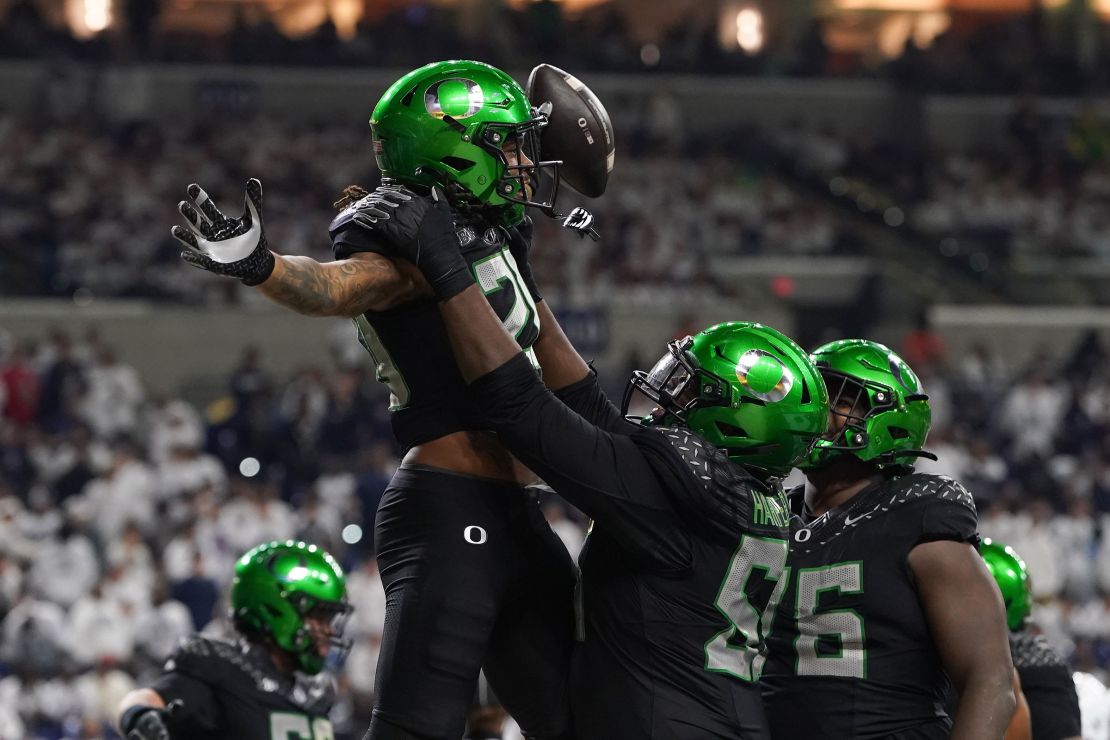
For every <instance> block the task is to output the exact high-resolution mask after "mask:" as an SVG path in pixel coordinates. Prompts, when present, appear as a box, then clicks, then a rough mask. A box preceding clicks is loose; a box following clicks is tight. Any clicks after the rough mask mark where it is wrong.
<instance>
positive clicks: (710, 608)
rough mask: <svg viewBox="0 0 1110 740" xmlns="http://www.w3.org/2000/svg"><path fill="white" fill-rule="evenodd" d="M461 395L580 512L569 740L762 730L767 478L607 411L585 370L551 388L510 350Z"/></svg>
mask: <svg viewBox="0 0 1110 740" xmlns="http://www.w3.org/2000/svg"><path fill="white" fill-rule="evenodd" d="M471 391H472V393H473V394H474V398H475V400H476V401H477V402H478V404H479V406H480V407H481V408H483V409H484V410H485V411H486V421H487V422H488V423H490V425H491V426H492V427H493V428H494V429H496V430H497V432H498V433H499V434H500V437H501V439H502V440H503V441H504V442H505V444H506V446H508V447H509V448H510V450H511V451H512V452H513V454H515V455H516V456H517V457H519V458H520V459H521V460H522V461H523V462H524V463H525V464H526V465H528V466H529V467H530V468H531V469H532V470H535V471H536V473H537V474H539V475H540V476H541V477H542V478H543V479H544V480H545V481H546V482H547V483H548V485H550V486H551V487H552V488H553V489H554V490H555V491H556V492H558V493H559V494H560V495H562V496H563V497H564V498H566V499H567V500H569V501H570V502H572V503H573V504H575V505H576V506H578V507H579V508H580V509H582V510H583V511H585V512H586V513H587V514H589V515H590V516H591V517H593V519H594V526H593V527H592V529H591V532H590V535H589V537H588V539H587V543H586V547H585V549H584V550H583V552H582V554H581V556H580V558H579V565H580V566H581V570H582V576H581V594H580V595H581V597H582V608H583V617H584V619H583V626H584V634H583V640H582V642H581V643H580V644H579V646H578V649H577V650H576V653H575V660H574V664H573V668H572V680H571V691H572V708H573V712H572V714H573V715H574V718H575V730H576V734H575V736H576V737H577V738H579V740H594V739H595V738H596V739H597V740H614V739H615V738H620V740H639V739H640V738H652V739H653V740H707V739H713V738H722V739H723V738H728V739H729V740H735V739H736V738H766V737H767V728H766V721H765V719H764V717H763V710H762V705H761V700H760V695H759V691H758V687H757V684H756V683H755V682H756V680H757V679H758V677H759V672H760V668H761V665H762V657H761V654H760V651H761V649H762V647H763V644H762V643H763V637H762V632H763V625H764V624H765V622H766V619H767V618H769V616H770V614H769V613H765V610H766V607H767V605H768V604H769V603H770V602H771V601H772V594H773V592H774V591H775V589H776V587H778V586H779V584H782V583H783V581H782V579H781V575H782V569H783V567H784V566H785V564H786V551H787V544H786V538H787V536H788V535H789V519H788V513H787V509H786V500H785V497H784V495H783V492H782V489H781V487H778V486H775V487H768V486H765V485H764V484H763V483H761V482H760V481H758V480H757V479H756V478H754V477H752V475H750V474H749V473H748V472H747V471H746V470H744V469H743V468H742V467H740V466H738V465H735V464H733V463H732V462H730V461H729V460H728V459H727V458H726V457H725V456H724V455H723V454H722V453H721V452H720V451H718V450H717V449H715V448H713V447H712V446H710V445H709V444H708V443H706V442H705V441H704V440H702V439H700V438H699V437H697V436H696V435H694V434H692V433H690V432H688V431H685V430H681V429H667V428H649V427H643V426H640V425H638V424H633V423H631V422H627V421H624V420H623V419H620V415H619V414H618V413H617V412H616V410H615V409H614V408H613V407H612V405H611V404H610V403H609V402H608V401H607V400H606V399H605V398H604V395H603V394H602V393H601V391H600V389H599V388H598V387H597V381H596V379H595V378H594V377H593V375H590V376H589V377H587V378H586V379H584V380H583V381H582V382H581V383H578V384H575V386H572V387H570V388H567V389H563V390H561V391H560V392H559V394H558V397H556V396H555V395H553V394H552V393H551V392H549V391H548V390H547V389H545V388H544V387H543V385H542V384H541V383H540V382H539V380H538V379H537V378H536V374H535V373H534V372H533V371H532V369H531V368H530V367H529V364H528V361H527V360H526V359H525V358H524V357H523V356H522V355H517V356H516V357H515V358H514V359H513V360H510V361H509V362H507V363H505V364H504V365H502V366H501V367H499V368H497V369H496V370H494V371H493V372H490V373H488V374H487V375H485V376H483V377H481V378H479V379H478V380H477V381H476V382H475V383H474V384H473V385H472V386H471Z"/></svg>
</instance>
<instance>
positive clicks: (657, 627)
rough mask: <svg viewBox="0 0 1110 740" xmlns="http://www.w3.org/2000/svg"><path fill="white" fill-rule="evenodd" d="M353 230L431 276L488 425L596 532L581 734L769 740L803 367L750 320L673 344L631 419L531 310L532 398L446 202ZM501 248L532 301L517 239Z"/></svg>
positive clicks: (580, 696) (397, 197)
mask: <svg viewBox="0 0 1110 740" xmlns="http://www.w3.org/2000/svg"><path fill="white" fill-rule="evenodd" d="M355 218H357V219H359V220H360V221H363V222H365V223H366V224H367V225H368V226H369V227H370V228H371V229H372V230H373V231H374V233H375V234H378V235H380V237H381V238H382V239H384V240H385V241H387V242H389V243H391V244H393V245H394V249H395V251H394V254H396V255H398V256H401V257H404V258H405V259H408V260H411V261H412V262H414V263H415V264H416V265H417V266H418V267H419V268H420V269H421V271H422V272H423V274H424V276H425V277H426V278H427V280H428V282H429V284H430V285H431V286H432V289H433V290H434V291H435V294H436V296H437V298H438V300H439V301H440V311H441V312H442V315H443V318H444V323H445V325H446V328H447V331H448V335H449V336H450V339H451V343H452V346H453V347H454V352H455V357H456V359H457V360H458V363H459V367H460V369H461V371H462V376H463V378H464V379H465V380H466V381H467V382H468V383H470V386H469V395H468V397H469V399H470V401H471V402H473V403H474V404H475V406H476V407H477V408H480V409H481V410H482V412H483V419H484V421H485V423H486V424H488V425H489V427H490V428H492V429H493V430H495V431H496V432H497V434H498V435H499V438H500V439H501V441H502V442H503V443H504V444H505V445H506V446H507V447H508V448H509V449H510V450H511V451H512V452H513V454H515V455H516V456H517V457H518V458H519V459H520V460H522V461H523V462H524V463H525V464H527V465H528V466H529V467H530V468H531V469H533V470H535V471H536V472H537V473H538V474H539V475H540V476H541V477H542V478H543V479H544V480H545V481H546V482H547V483H548V484H549V485H550V486H551V487H552V488H553V489H554V490H555V491H556V492H558V493H559V494H560V495H562V496H563V497H565V498H566V499H567V500H569V501H571V502H572V503H573V504H575V505H576V506H578V507H579V508H581V509H582V510H583V511H585V512H586V513H587V514H589V515H590V516H591V517H592V518H593V520H594V526H593V528H592V530H591V533H590V536H589V538H588V540H587V544H586V547H585V549H584V550H583V552H582V555H581V557H580V559H579V563H580V566H581V569H582V579H581V596H582V605H583V609H584V635H583V641H582V642H581V643H580V645H579V646H578V647H577V648H576V653H575V659H574V663H573V669H572V677H571V692H572V709H573V715H574V718H575V719H574V721H575V737H576V738H579V739H580V740H595V739H596V740H615V739H617V738H619V739H620V740H638V739H641V738H656V739H658V740H662V739H664V738H666V739H668V740H707V739H710V738H720V739H722V740H723V739H725V738H728V739H729V740H736V739H737V738H765V737H767V727H766V721H765V719H764V716H763V710H762V705H761V701H760V695H759V689H758V687H757V684H756V681H757V680H758V678H759V675H760V669H761V664H762V658H761V652H760V651H761V649H762V648H763V641H764V635H765V631H766V625H767V624H768V623H769V621H770V609H769V607H770V605H772V604H773V603H774V602H775V601H776V600H777V598H778V594H779V593H780V592H781V590H782V587H783V586H784V585H785V579H784V572H783V568H784V566H785V564H786V553H787V542H786V537H787V536H788V527H789V522H788V514H787V511H786V508H785V500H784V498H783V495H782V488H781V485H780V483H779V482H778V479H777V477H776V476H780V475H783V474H785V473H786V472H788V471H789V470H790V468H791V467H792V466H793V465H794V464H795V463H796V462H798V461H799V460H800V459H802V458H803V457H804V456H805V455H806V454H808V452H809V450H810V449H811V448H812V446H813V444H814V441H815V440H816V438H817V437H818V436H819V435H821V434H822V433H823V432H824V430H825V427H826V423H827V419H828V399H827V396H826V393H825V389H824V385H823V383H822V382H821V380H820V377H819V376H818V375H817V372H816V369H815V368H814V367H813V365H812V363H811V362H810V361H809V358H808V357H807V356H806V354H805V353H804V352H803V351H802V350H801V349H800V348H799V347H798V346H797V345H796V344H795V343H794V342H792V341H791V340H790V339H788V338H787V337H785V336H783V335H782V334H780V333H779V332H777V331H775V330H773V329H770V328H768V327H765V326H761V325H758V324H746V323H730V324H721V325H718V326H715V327H712V328H710V329H707V330H706V331H704V332H701V333H699V334H698V335H696V336H694V337H687V338H686V339H685V340H682V341H677V342H673V343H672V344H671V345H670V346H669V347H668V348H667V352H666V354H665V355H664V356H663V359H661V360H660V361H659V362H658V363H657V364H656V365H655V367H654V368H653V369H652V371H651V372H650V373H646V374H639V375H637V376H636V377H635V379H634V380H633V383H634V384H635V386H636V387H637V388H639V389H640V390H641V391H643V392H644V393H646V394H647V395H648V396H649V397H650V398H652V399H653V400H655V402H656V403H657V406H658V407H657V409H656V411H655V412H654V413H653V414H652V416H651V417H649V418H648V419H645V420H644V423H643V424H637V423H632V422H630V421H626V420H625V419H624V418H623V417H622V416H621V414H620V413H619V412H618V411H617V410H616V408H615V407H614V406H613V405H612V404H611V403H610V402H609V401H608V399H606V397H605V396H604V394H603V393H602V392H601V390H600V388H599V386H598V383H597V380H596V378H595V376H594V375H593V373H592V372H591V371H590V369H589V367H588V366H587V365H586V363H585V362H584V361H583V360H582V358H581V357H580V356H579V355H578V354H577V352H576V351H575V350H574V348H573V347H572V346H571V345H570V344H569V342H568V341H567V339H566V337H565V335H564V334H563V333H562V331H561V329H560V328H559V326H558V325H557V324H556V322H555V320H554V317H553V316H552V313H551V311H550V310H549V309H548V307H547V305H546V302H544V301H542V300H537V307H538V310H539V316H540V333H539V338H538V339H537V341H536V342H535V343H534V345H533V348H534V350H535V353H536V355H537V357H538V358H539V360H540V363H541V365H542V367H543V376H544V382H545V383H546V384H547V386H549V387H550V388H553V389H556V390H555V392H554V393H553V392H551V391H549V390H548V389H547V388H545V387H544V385H543V383H541V382H540V379H539V377H538V375H537V372H536V369H535V367H534V366H533V364H532V362H530V360H529V357H528V356H527V355H526V354H525V353H523V352H521V349H520V347H519V346H518V344H517V342H515V341H514V340H513V338H512V336H511V335H510V334H509V333H508V332H507V331H506V330H505V328H504V327H503V326H502V324H501V322H499V321H498V319H497V317H496V315H495V314H494V313H493V312H491V310H490V308H489V304H488V303H487V301H485V300H484V298H483V296H482V293H483V289H482V286H481V285H479V284H476V276H475V273H474V272H473V271H472V270H470V269H469V268H468V265H467V261H466V259H465V256H464V253H461V252H460V249H459V243H458V240H457V239H456V238H455V235H454V233H453V231H452V226H453V224H452V219H451V214H450V212H449V210H447V209H446V208H445V204H444V202H443V199H442V196H441V195H440V194H438V193H436V192H433V193H432V195H431V196H422V195H419V194H416V193H412V192H408V191H404V190H400V189H398V190H394V191H391V192H381V193H379V194H376V195H375V196H372V197H371V198H370V199H368V200H367V201H365V202H364V203H362V204H360V205H359V207H358V214H357V215H356V216H355ZM513 246H514V249H515V251H516V263H517V265H518V266H519V267H520V268H521V273H522V276H523V277H524V280H525V283H526V284H527V285H530V286H533V288H532V289H533V290H534V285H535V281H534V280H533V279H532V276H531V270H530V269H529V267H528V263H527V259H526V252H527V244H526V243H524V242H523V241H519V242H517V243H515V244H514V245H513ZM477 280H479V281H480V280H481V275H480V273H479V274H478V275H477Z"/></svg>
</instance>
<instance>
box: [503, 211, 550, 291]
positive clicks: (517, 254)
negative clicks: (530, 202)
mask: <svg viewBox="0 0 1110 740" xmlns="http://www.w3.org/2000/svg"><path fill="white" fill-rule="evenodd" d="M505 231H506V232H507V233H508V235H509V253H510V254H512V255H513V260H515V261H516V268H517V271H518V272H519V273H520V278H521V280H523V281H524V287H525V288H527V289H528V294H529V295H531V296H532V300H533V301H535V302H536V303H539V302H540V301H542V300H543V296H541V295H540V289H539V288H538V287H537V286H536V277H535V275H533V274H532V264H531V263H530V262H529V261H528V253H529V252H530V251H531V249H532V219H530V218H529V217H528V216H525V217H524V220H523V221H521V222H520V223H519V224H517V225H516V226H513V227H511V228H507V229H505Z"/></svg>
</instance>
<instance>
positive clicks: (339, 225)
mask: <svg viewBox="0 0 1110 740" xmlns="http://www.w3.org/2000/svg"><path fill="white" fill-rule="evenodd" d="M370 195H371V194H370V193H368V194H367V195H364V196H363V197H362V198H359V199H358V200H356V201H355V202H354V203H351V204H350V205H348V206H347V207H346V208H344V209H343V210H342V211H340V212H339V213H338V214H336V216H335V218H333V219H332V220H331V223H330V224H329V225H328V235H329V236H331V238H332V239H335V235H336V234H338V233H339V232H340V231H343V230H344V229H346V228H347V227H348V226H350V225H351V224H353V223H354V222H353V221H351V218H352V217H354V215H355V211H356V210H358V207H359V205H361V204H362V202H363V201H365V200H366V199H367V198H369V197H370ZM354 225H355V226H358V224H357V223H354Z"/></svg>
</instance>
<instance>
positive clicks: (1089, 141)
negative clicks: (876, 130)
mask: <svg viewBox="0 0 1110 740" xmlns="http://www.w3.org/2000/svg"><path fill="white" fill-rule="evenodd" d="M768 136H769V137H770V138H771V139H772V140H773V141H774V142H775V144H776V147H777V149H778V151H779V152H780V153H781V154H782V155H783V156H784V157H788V158H789V162H788V163H786V165H785V166H787V167H789V168H790V169H791V170H792V171H794V172H796V173H797V174H799V175H800V177H801V179H802V180H803V181H810V182H812V183H814V184H815V185H818V184H819V185H820V186H822V188H823V189H827V192H829V193H830V194H831V195H832V196H835V197H834V198H833V201H834V202H835V200H836V197H839V198H840V199H841V201H840V202H841V203H842V204H843V205H845V206H847V207H848V208H849V210H852V211H866V212H868V213H869V214H871V215H872V216H873V217H874V218H875V219H876V220H883V221H885V222H886V223H887V224H888V225H891V226H898V227H900V228H899V231H900V232H901V233H902V234H903V238H905V239H907V240H911V239H913V238H915V237H916V238H919V239H920V240H921V241H922V242H923V243H925V244H927V245H928V248H929V249H930V250H932V251H937V250H938V245H939V252H940V253H941V254H942V255H944V256H945V257H948V258H951V260H950V263H951V264H953V265H957V264H958V265H961V266H962V267H963V269H968V270H971V271H976V272H979V273H982V274H983V277H984V279H986V280H988V281H989V282H991V283H992V285H993V287H994V288H995V289H996V290H998V291H1000V292H1002V293H1004V294H1006V297H1007V298H1008V299H1009V300H1012V301H1014V302H1018V303H1020V302H1025V301H1028V300H1029V294H1028V292H1027V291H1028V285H1027V284H1026V283H1021V282H1019V281H1016V280H1011V279H1010V278H1012V277H1013V276H1014V275H1016V274H1020V273H1023V272H1024V273H1031V274H1034V275H1041V276H1044V277H1056V278H1059V277H1061V276H1062V275H1064V274H1065V273H1066V274H1067V275H1069V276H1072V277H1074V276H1075V275H1082V274H1084V273H1091V274H1094V273H1097V268H1096V269H1094V270H1092V269H1091V266H1092V265H1105V264H1110V247H1108V245H1110V118H1108V117H1107V115H1106V112H1105V111H1103V110H1101V109H1098V108H1096V107H1095V106H1094V105H1092V104H1090V103H1089V102H1088V103H1083V104H1081V105H1080V106H1079V107H1078V108H1077V109H1075V110H1070V111H1068V110H1066V111H1061V110H1060V108H1058V107H1057V108H1053V109H1052V110H1045V106H1044V104H1043V103H1038V100H1037V99H1035V98H1030V97H1019V98H1016V99H1015V100H1014V101H1013V102H1012V110H1011V112H1010V113H1009V115H1008V117H1007V118H1006V122H1005V129H1004V131H1003V133H1002V134H1001V135H1000V136H999V137H998V138H997V139H995V140H994V141H993V142H992V144H991V145H990V146H984V147H980V148H977V149H976V150H974V151H967V152H948V153H945V152H942V151H938V150H937V149H935V148H931V147H929V146H927V145H926V144H924V143H922V142H920V141H917V140H915V139H914V137H912V136H905V135H904V134H903V133H902V132H897V133H895V132H891V134H889V135H887V136H882V135H879V136H876V135H874V134H872V133H867V134H863V133H853V132H842V131H835V130H833V129H832V128H831V127H827V128H816V129H813V128H806V127H804V126H801V125H792V126H787V127H784V128H783V129H781V130H778V131H775V132H772V133H769V134H768ZM894 214H896V215H894ZM1069 270H1070V271H1069ZM1049 282H1051V281H1049ZM1083 298H1084V300H1085V301H1086V300H1089V301H1090V302H1094V303H1105V302H1106V301H1107V300H1108V299H1110V296H1108V295H1106V294H1105V293H1104V292H1100V291H1097V290H1095V291H1092V292H1090V293H1089V294H1084V295H1083ZM1055 300H1057V301H1067V300H1068V298H1066V297H1063V296H1057V297H1055Z"/></svg>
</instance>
